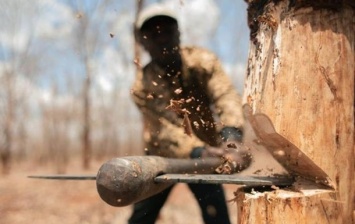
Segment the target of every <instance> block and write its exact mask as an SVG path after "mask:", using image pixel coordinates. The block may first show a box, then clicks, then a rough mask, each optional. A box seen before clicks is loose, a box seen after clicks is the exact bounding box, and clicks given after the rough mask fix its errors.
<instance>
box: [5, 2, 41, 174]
mask: <svg viewBox="0 0 355 224" xmlns="http://www.w3.org/2000/svg"><path fill="white" fill-rule="evenodd" d="M24 6H25V7H26V8H27V10H26V11H24V10H22V9H23V7H24ZM38 13H39V8H38V7H37V5H35V4H30V3H27V2H23V1H20V0H14V1H4V0H1V1H0V14H1V17H2V19H0V27H1V28H2V35H1V41H0V79H1V82H0V85H1V87H0V89H1V91H0V98H1V99H0V131H1V138H0V156H1V162H2V172H3V173H4V174H7V173H9V172H10V164H11V157H12V154H13V150H14V143H15V142H17V143H19V144H17V145H19V146H22V147H25V145H26V144H21V142H22V141H24V138H16V136H15V134H18V133H20V136H21V137H24V136H26V127H25V126H24V125H22V124H19V122H20V121H23V120H19V119H17V118H18V117H25V118H26V117H27V118H28V114H26V113H25V112H26V111H27V109H26V107H27V106H28V105H27V102H26V101H27V98H26V97H25V96H27V94H28V88H27V86H26V83H27V82H28V81H29V80H31V79H33V78H34V76H35V75H36V74H37V72H38V70H39V67H38V66H37V63H36V62H38V61H39V60H40V59H41V58H40V56H39V55H38V54H37V53H38V52H37V51H36V50H37V49H35V48H33V39H34V36H33V35H31V33H30V32H29V31H30V30H31V29H34V27H33V24H34V21H35V20H36V19H37V18H38V17H37V15H38ZM28 34H29V35H28ZM15 140H16V141H15ZM19 150H25V149H24V148H21V149H19Z"/></svg>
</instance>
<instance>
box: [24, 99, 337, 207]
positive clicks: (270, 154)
mask: <svg viewBox="0 0 355 224" xmlns="http://www.w3.org/2000/svg"><path fill="white" fill-rule="evenodd" d="M243 112H244V116H245V120H246V122H245V126H244V130H245V134H244V138H243V143H242V146H243V147H247V148H250V150H251V154H252V155H253V157H254V159H253V160H254V161H253V163H252V165H251V166H250V167H249V168H247V169H246V170H245V171H242V172H240V171H241V169H240V168H238V167H237V166H234V167H232V172H240V173H238V174H231V175H226V174H215V173H216V172H215V170H216V169H218V168H221V166H222V167H223V165H224V161H223V160H221V158H205V159H169V158H163V157H159V156H129V157H120V158H114V159H111V160H109V161H107V162H106V163H104V164H103V165H102V166H101V167H100V169H99V171H98V173H97V175H88V176H85V175H79V176H75V175H39V176H29V177H30V178H42V179H59V180H96V186H97V191H98V193H99V195H100V197H101V199H102V200H104V201H105V202H106V203H108V204H109V205H112V206H117V207H121V206H127V205H130V204H133V203H136V202H139V201H141V200H144V199H146V198H148V197H150V196H152V195H154V194H157V193H159V192H161V191H163V190H164V189H166V188H168V187H169V186H171V185H172V184H174V183H178V182H181V183H196V184H237V185H244V186H247V187H260V186H273V185H274V186H280V187H282V186H291V185H292V184H293V183H294V182H295V181H296V179H298V178H303V179H307V180H310V181H312V182H314V183H317V184H322V185H324V186H327V187H329V188H333V189H334V185H333V183H332V182H331V180H330V178H329V177H328V175H327V174H326V173H325V172H324V171H323V170H322V169H321V168H320V167H318V166H317V165H316V164H315V163H314V162H313V161H312V160H311V159H310V158H309V157H307V155H306V154H304V153H303V152H302V151H301V150H300V149H298V148H297V147H296V146H295V145H293V144H292V143H291V142H290V141H288V140H287V139H286V138H284V137H283V136H281V135H279V134H278V133H277V132H276V131H275V128H274V126H273V124H272V122H271V120H270V119H269V118H268V117H267V116H266V115H265V114H252V109H251V108H250V107H249V106H248V105H245V106H243ZM260 159H262V160H263V161H264V163H263V162H262V161H260ZM270 167H272V168H270ZM267 170H269V171H270V170H271V173H270V172H269V173H268V174H267V173H266V174H265V173H264V174H263V173H262V172H264V171H267ZM260 173H261V174H260ZM257 174H259V175H257Z"/></svg>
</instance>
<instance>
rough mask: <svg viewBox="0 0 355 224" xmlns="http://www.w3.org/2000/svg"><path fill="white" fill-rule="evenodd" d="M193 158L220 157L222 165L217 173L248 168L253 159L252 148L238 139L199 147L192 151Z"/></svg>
mask: <svg viewBox="0 0 355 224" xmlns="http://www.w3.org/2000/svg"><path fill="white" fill-rule="evenodd" d="M191 157H192V158H208V157H220V158H221V160H222V164H221V166H219V167H218V168H217V169H216V172H217V173H223V174H231V173H235V172H240V171H242V170H244V169H245V168H247V167H248V166H249V165H250V163H251V160H252V157H251V154H250V150H249V149H248V148H247V147H245V146H244V145H243V143H241V142H238V141H227V142H224V143H223V144H222V145H221V146H220V147H212V146H205V147H198V148H195V149H194V150H193V152H192V153H191Z"/></svg>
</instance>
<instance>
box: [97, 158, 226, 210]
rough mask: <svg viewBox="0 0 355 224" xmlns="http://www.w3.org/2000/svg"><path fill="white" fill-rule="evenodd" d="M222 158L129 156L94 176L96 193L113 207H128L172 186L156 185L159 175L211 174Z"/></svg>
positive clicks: (112, 161) (110, 162) (116, 159)
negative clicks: (155, 179) (156, 178)
mask: <svg viewBox="0 0 355 224" xmlns="http://www.w3.org/2000/svg"><path fill="white" fill-rule="evenodd" d="M222 163H223V160H222V159H221V158H206V159H167V158H163V157H159V156H129V157H121V158H115V159H111V160H109V161H108V162H106V163H104V164H103V165H102V166H101V168H100V169H99V171H98V174H97V177H96V186H97V191H98V193H99V195H100V197H101V199H102V200H104V201H105V202H106V203H108V204H109V205H112V206H117V207H121V206H127V205H130V204H132V203H135V202H138V201H141V200H143V199H146V198H148V197H150V196H152V195H154V194H157V193H159V192H161V191H162V190H164V189H166V188H167V187H169V186H171V183H156V182H155V181H154V178H155V177H157V176H158V175H161V174H167V173H169V174H185V173H186V174H212V173H214V172H215V169H216V168H217V167H218V166H220V165H221V164H222Z"/></svg>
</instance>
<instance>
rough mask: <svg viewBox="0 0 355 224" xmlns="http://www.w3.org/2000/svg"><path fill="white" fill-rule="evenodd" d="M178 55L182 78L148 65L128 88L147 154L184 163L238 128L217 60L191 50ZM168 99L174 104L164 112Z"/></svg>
mask: <svg viewBox="0 0 355 224" xmlns="http://www.w3.org/2000/svg"><path fill="white" fill-rule="evenodd" d="M181 55H182V60H183V69H182V73H181V74H179V75H177V76H174V77H172V76H170V75H169V74H166V73H165V71H164V70H163V69H162V68H160V67H159V66H158V65H156V64H154V63H152V62H151V63H149V64H147V65H146V66H145V67H144V68H143V71H142V72H141V73H139V74H138V75H137V78H136V80H135V82H134V84H133V87H132V97H133V100H134V102H135V103H136V105H137V106H138V108H139V109H140V111H141V113H142V118H143V122H144V127H143V139H144V143H145V147H146V149H145V150H146V151H147V154H148V155H159V156H163V157H171V158H188V157H189V155H190V153H191V151H192V149H193V148H195V147H203V146H204V145H206V144H208V145H211V146H218V145H219V144H220V143H221V136H220V131H221V129H222V128H223V127H227V126H228V127H241V126H242V124H243V115H242V109H241V99H240V96H239V95H238V93H237V92H236V90H235V88H234V86H233V85H232V83H231V81H230V80H229V77H228V76H227V75H226V74H225V73H224V71H223V69H222V66H221V63H220V61H219V60H218V58H217V57H216V56H215V55H214V54H213V53H211V52H209V51H207V50H205V49H201V48H195V47H185V48H182V49H181ZM170 100H175V101H174V102H179V103H178V105H174V106H173V108H172V107H170V109H168V108H167V107H168V106H169V105H170V103H171V101H170ZM176 107H178V108H176ZM184 120H185V121H184ZM189 125H190V127H191V130H192V131H191V133H186V132H187V130H186V129H187V128H188V127H186V126H189Z"/></svg>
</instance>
